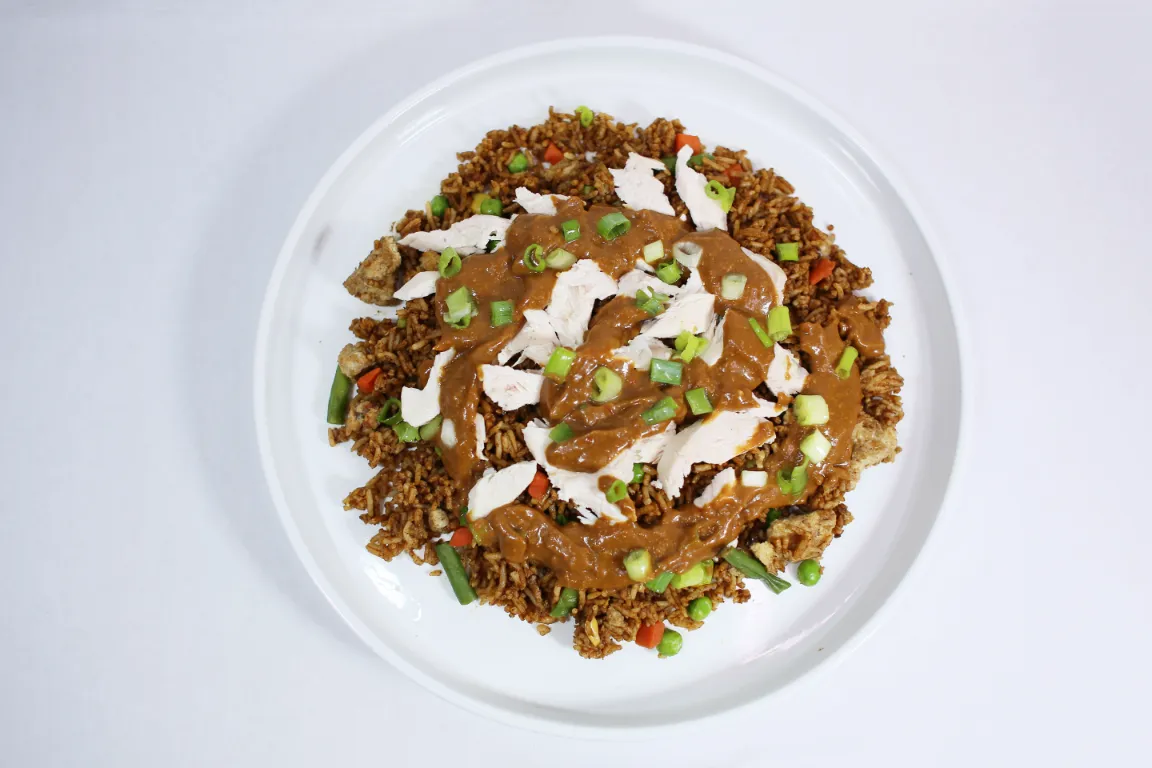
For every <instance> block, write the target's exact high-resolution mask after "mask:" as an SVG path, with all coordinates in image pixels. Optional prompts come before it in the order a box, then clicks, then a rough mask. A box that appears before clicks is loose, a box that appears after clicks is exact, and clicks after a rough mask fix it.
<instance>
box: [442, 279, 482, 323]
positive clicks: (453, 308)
mask: <svg viewBox="0 0 1152 768" xmlns="http://www.w3.org/2000/svg"><path fill="white" fill-rule="evenodd" d="M444 304H445V306H447V307H448V312H447V314H445V315H444V319H445V320H447V321H448V322H449V323H458V322H460V321H462V320H465V319H469V320H470V319H471V318H472V316H473V315H475V314H476V299H474V298H472V291H470V290H468V286H466V285H462V286H460V287H459V288H457V289H456V290H454V291H452V293H450V294H448V296H447V297H445V299H444ZM465 327H467V326H465Z"/></svg>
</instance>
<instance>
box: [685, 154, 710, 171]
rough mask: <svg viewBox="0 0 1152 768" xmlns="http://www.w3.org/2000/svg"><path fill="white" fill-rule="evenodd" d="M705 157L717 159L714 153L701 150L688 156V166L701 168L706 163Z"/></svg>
mask: <svg viewBox="0 0 1152 768" xmlns="http://www.w3.org/2000/svg"><path fill="white" fill-rule="evenodd" d="M704 158H708V159H709V160H715V159H716V158H715V157H713V155H712V154H711V153H710V152H700V153H698V154H695V155H692V157H690V158H688V167H689V168H699V167H700V166H701V165H703V164H704Z"/></svg>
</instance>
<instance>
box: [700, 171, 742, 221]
mask: <svg viewBox="0 0 1152 768" xmlns="http://www.w3.org/2000/svg"><path fill="white" fill-rule="evenodd" d="M704 194H706V195H708V197H709V198H710V199H712V200H715V201H716V202H717V203H719V204H720V210H722V211H724V213H728V211H730V210H732V201H733V200H735V199H736V189H735V187H726V186H724V185H723V184H721V183H720V182H718V181H716V180H715V179H713V180H712V181H710V182H708V183H707V184H706V185H705V186H704Z"/></svg>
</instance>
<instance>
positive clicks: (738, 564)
mask: <svg viewBox="0 0 1152 768" xmlns="http://www.w3.org/2000/svg"><path fill="white" fill-rule="evenodd" d="M724 559H725V560H727V561H728V564H729V565H731V566H732V567H733V568H735V569H736V570H738V571H740V573H742V574H744V575H745V576H748V577H749V578H753V579H760V581H762V582H764V583H765V584H767V585H768V589H770V590H772V591H773V592H775V593H776V594H780V593H781V592H783V591H784V590H786V589H788V587H790V586H792V584H790V583H789V582H788V581H787V580H785V579H782V578H780V577H779V576H777V575H776V574H774V573H769V572H768V569H766V568H765V567H764V566H763V565H761V564H760V561H759V560H757V559H756V558H754V557H753V556H752V555H750V554H748V553H747V552H745V551H744V550H742V549H730V550H728V551H727V552H725V553H724Z"/></svg>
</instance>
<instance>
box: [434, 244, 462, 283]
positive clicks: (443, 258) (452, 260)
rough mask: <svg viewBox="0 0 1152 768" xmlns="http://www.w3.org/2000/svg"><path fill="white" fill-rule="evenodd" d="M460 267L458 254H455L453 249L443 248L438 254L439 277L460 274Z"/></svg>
mask: <svg viewBox="0 0 1152 768" xmlns="http://www.w3.org/2000/svg"><path fill="white" fill-rule="evenodd" d="M462 266H463V265H462V263H461V262H460V254H458V253H456V249H455V248H445V249H444V250H443V251H442V252H441V253H440V265H439V269H440V277H455V276H456V275H458V274H460V269H461V267H462Z"/></svg>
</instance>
